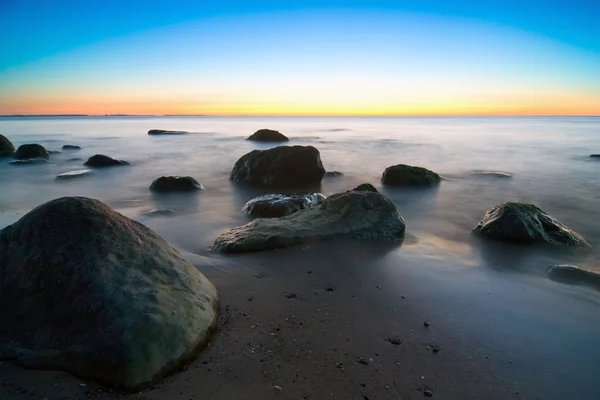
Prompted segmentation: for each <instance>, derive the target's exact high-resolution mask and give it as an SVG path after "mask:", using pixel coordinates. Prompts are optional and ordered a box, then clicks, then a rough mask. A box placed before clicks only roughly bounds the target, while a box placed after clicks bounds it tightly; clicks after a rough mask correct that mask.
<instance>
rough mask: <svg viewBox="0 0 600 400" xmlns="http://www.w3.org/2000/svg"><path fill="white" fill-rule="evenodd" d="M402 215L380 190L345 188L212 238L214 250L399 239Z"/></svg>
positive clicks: (231, 251) (241, 250)
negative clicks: (312, 204) (303, 206)
mask: <svg viewBox="0 0 600 400" xmlns="http://www.w3.org/2000/svg"><path fill="white" fill-rule="evenodd" d="M404 230H405V223H404V218H402V216H401V215H400V214H399V213H398V210H397V209H396V205H395V204H394V203H393V202H392V201H391V200H390V199H388V198H387V197H385V196H384V195H382V194H381V193H375V192H358V191H354V190H348V191H346V192H343V193H337V194H334V195H332V196H330V197H328V198H326V199H325V200H323V202H322V203H321V204H320V205H318V206H315V207H310V208H306V209H304V210H300V211H297V212H295V213H293V214H290V215H287V216H285V217H282V218H259V219H256V220H254V221H252V222H250V223H248V224H246V225H243V226H239V227H237V228H233V229H231V230H229V231H227V232H225V233H223V234H222V235H221V236H219V237H218V238H217V240H215V243H214V244H213V247H212V248H213V250H215V251H218V252H222V253H242V252H252V251H261V250H270V249H276V248H280V247H286V246H293V245H297V244H302V243H310V242H314V241H323V240H331V239H357V240H374V239H377V240H400V239H401V238H402V237H403V236H404Z"/></svg>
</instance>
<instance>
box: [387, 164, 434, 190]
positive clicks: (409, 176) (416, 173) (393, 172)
mask: <svg viewBox="0 0 600 400" xmlns="http://www.w3.org/2000/svg"><path fill="white" fill-rule="evenodd" d="M440 180H441V178H440V176H439V175H438V174H436V173H435V172H433V171H430V170H428V169H427V168H423V167H413V166H411V165H405V164H398V165H393V166H391V167H388V168H386V169H385V171H383V175H382V176H381V182H382V183H383V184H384V185H390V186H429V187H433V186H437V185H439V183H440Z"/></svg>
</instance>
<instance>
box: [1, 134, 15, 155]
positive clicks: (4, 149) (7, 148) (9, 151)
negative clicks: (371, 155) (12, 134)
mask: <svg viewBox="0 0 600 400" xmlns="http://www.w3.org/2000/svg"><path fill="white" fill-rule="evenodd" d="M14 152H15V146H14V145H13V144H12V142H11V141H10V140H8V138H7V137H6V136H4V135H0V157H10V156H12V155H13V153H14Z"/></svg>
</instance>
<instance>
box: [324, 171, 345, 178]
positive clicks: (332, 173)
mask: <svg viewBox="0 0 600 400" xmlns="http://www.w3.org/2000/svg"><path fill="white" fill-rule="evenodd" d="M325 176H326V177H328V178H337V177H338V176H344V174H343V173H341V172H339V171H327V172H325Z"/></svg>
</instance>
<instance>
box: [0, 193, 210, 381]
mask: <svg viewBox="0 0 600 400" xmlns="http://www.w3.org/2000/svg"><path fill="white" fill-rule="evenodd" d="M0 277H1V279H0V315H1V316H2V323H1V324H0V359H11V360H15V361H16V362H17V363H18V364H20V365H23V366H26V367H30V368H42V369H60V370H65V371H68V372H70V373H72V374H74V375H76V376H78V377H80V378H81V379H89V380H94V381H97V382H100V383H103V384H105V385H108V386H111V387H115V388H123V389H128V390H139V389H141V388H143V387H145V386H148V385H150V384H151V383H153V382H155V381H157V380H159V379H161V378H163V377H164V376H166V375H167V374H169V373H171V372H174V371H177V370H178V369H179V368H181V367H182V366H183V365H184V363H186V362H188V361H189V360H191V359H192V358H194V357H195V356H197V355H198V353H199V352H200V351H201V350H202V349H203V348H204V347H205V346H206V344H207V343H208V341H209V340H210V338H211V337H212V335H213V334H214V332H215V330H216V328H217V316H218V312H219V298H218V295H217V291H216V289H215V287H214V286H213V285H212V284H211V283H210V282H209V281H208V280H207V279H206V278H205V277H204V276H203V275H202V274H201V273H200V272H199V271H198V270H197V269H196V268H195V267H194V266H193V265H192V264H190V263H189V262H188V261H186V260H185V259H184V258H183V257H182V256H181V254H180V253H179V252H178V251H177V250H176V249H174V248H173V247H172V246H171V245H170V244H169V243H167V242H166V241H165V240H163V239H162V238H161V237H160V236H158V235H157V234H156V233H154V232H153V231H151V230H150V229H148V228H147V227H146V226H144V225H142V224H140V223H139V222H136V221H133V220H131V219H129V218H127V217H125V216H123V215H121V214H119V213H117V212H115V211H114V210H112V209H111V208H109V207H108V206H106V205H105V204H103V203H101V202H99V201H97V200H93V199H88V198H83V197H63V198H60V199H56V200H52V201H50V202H48V203H46V204H43V205H41V206H39V207H37V208H35V209H34V210H32V211H31V212H29V213H27V214H26V215H25V216H24V217H22V218H21V219H20V220H19V221H18V222H16V223H15V224H13V225H10V226H8V227H6V228H4V229H3V230H2V231H0Z"/></svg>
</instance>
